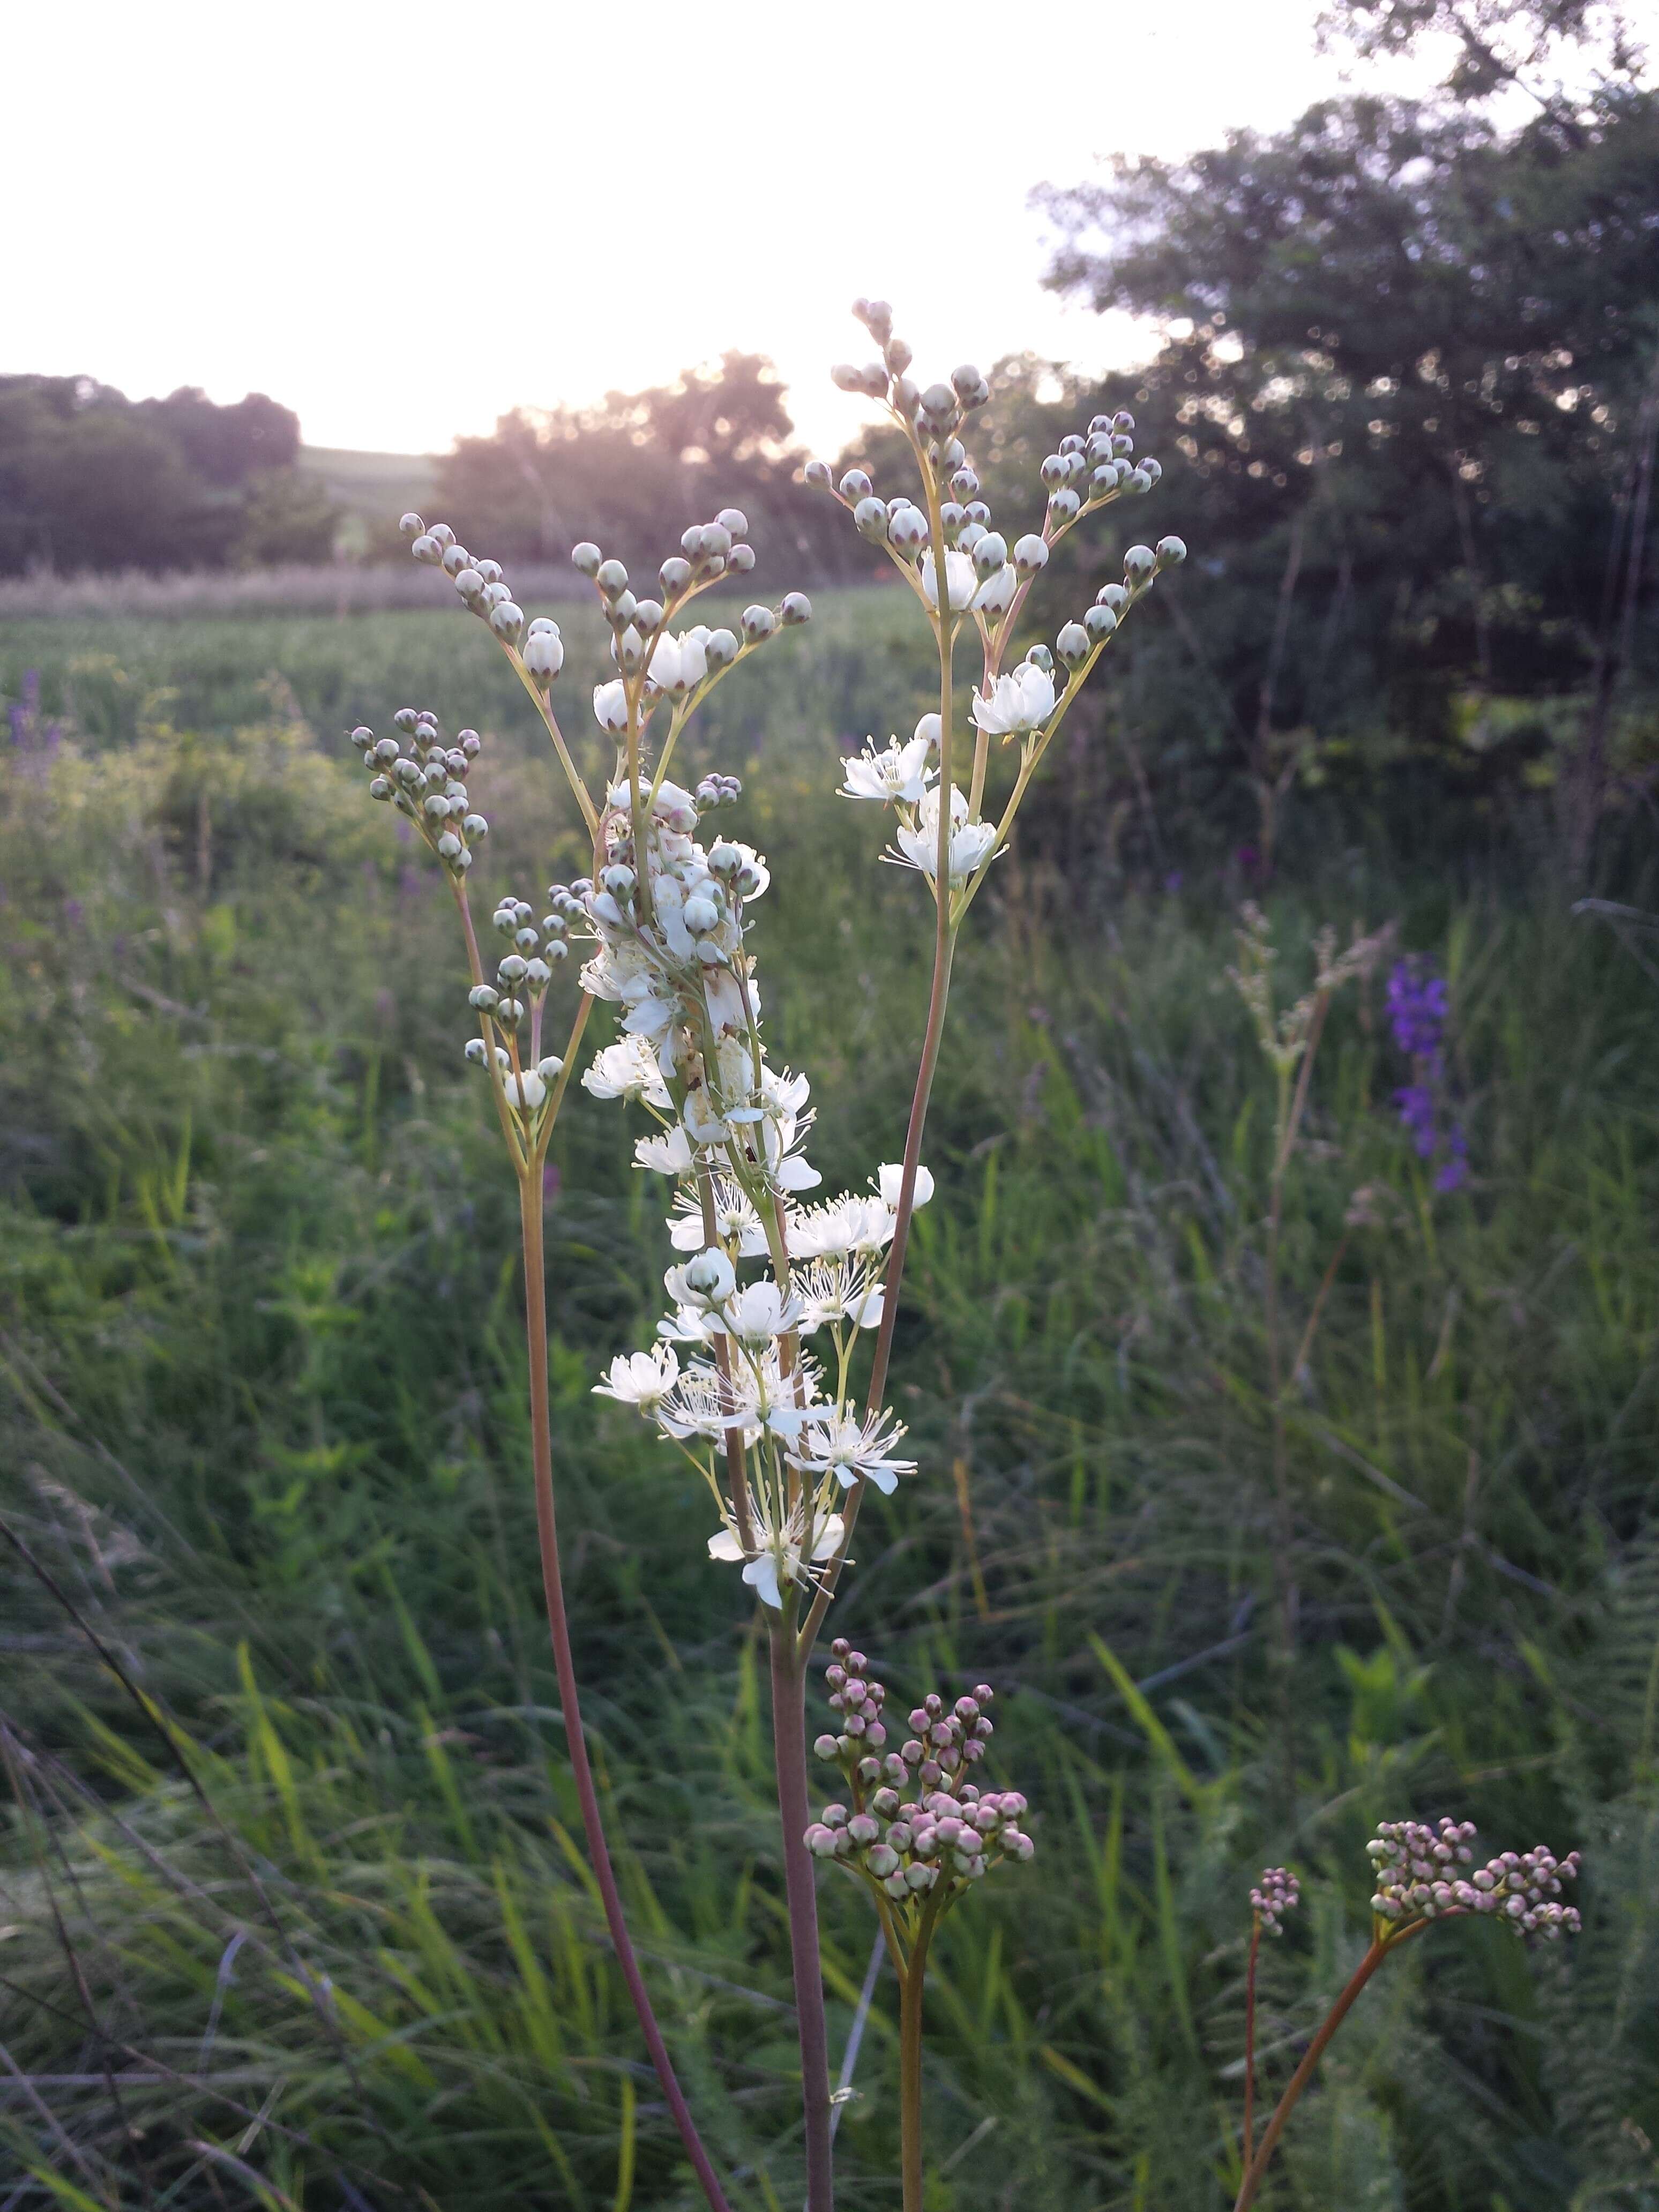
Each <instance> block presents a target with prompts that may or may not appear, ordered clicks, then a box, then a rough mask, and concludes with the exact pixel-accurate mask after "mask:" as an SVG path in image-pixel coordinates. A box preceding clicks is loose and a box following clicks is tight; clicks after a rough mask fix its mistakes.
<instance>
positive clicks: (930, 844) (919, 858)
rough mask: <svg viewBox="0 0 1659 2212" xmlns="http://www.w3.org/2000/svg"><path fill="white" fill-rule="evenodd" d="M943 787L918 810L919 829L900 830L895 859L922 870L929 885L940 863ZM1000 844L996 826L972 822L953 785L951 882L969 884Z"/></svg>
mask: <svg viewBox="0 0 1659 2212" xmlns="http://www.w3.org/2000/svg"><path fill="white" fill-rule="evenodd" d="M897 836H898V847H899V849H898V852H897V853H896V854H894V855H892V856H891V857H892V858H894V859H895V860H897V861H898V862H899V864H900V866H903V867H909V868H915V869H918V870H920V872H921V874H923V875H924V876H926V877H927V880H928V882H929V883H932V881H933V869H934V865H935V863H936V862H937V860H938V859H939V787H938V786H937V785H935V786H934V787H933V789H932V790H931V791H929V792H928V793H927V794H926V795H925V796H924V798H923V799H922V802H921V805H920V806H919V807H918V808H917V809H916V819H915V827H914V828H908V827H901V828H900V829H899V831H898V833H897ZM996 841H997V833H996V826H995V824H994V823H990V822H969V819H968V801H967V799H966V797H965V795H964V794H963V793H962V792H960V791H958V790H957V788H956V787H955V785H954V784H953V785H952V786H951V842H950V847H949V854H950V869H951V882H952V883H953V884H965V883H966V882H967V880H968V878H969V876H971V875H972V874H973V872H974V871H975V869H976V868H977V867H978V866H980V865H981V862H982V861H983V860H985V858H986V856H987V854H989V852H990V851H991V849H992V848H993V847H994V845H995V843H996Z"/></svg>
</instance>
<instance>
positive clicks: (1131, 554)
mask: <svg viewBox="0 0 1659 2212" xmlns="http://www.w3.org/2000/svg"><path fill="white" fill-rule="evenodd" d="M1157 567H1158V556H1157V554H1156V553H1154V552H1153V550H1152V547H1151V546H1150V545H1132V546H1131V547H1130V548H1129V550H1128V551H1127V553H1126V554H1125V555H1124V556H1123V578H1124V581H1125V582H1126V583H1127V584H1131V585H1133V584H1144V583H1146V581H1147V580H1148V579H1149V578H1150V577H1151V575H1152V573H1153V571H1154V570H1155V569H1156V568H1157Z"/></svg>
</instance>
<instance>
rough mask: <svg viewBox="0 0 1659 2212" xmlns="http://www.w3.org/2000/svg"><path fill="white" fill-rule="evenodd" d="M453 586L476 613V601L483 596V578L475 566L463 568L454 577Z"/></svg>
mask: <svg viewBox="0 0 1659 2212" xmlns="http://www.w3.org/2000/svg"><path fill="white" fill-rule="evenodd" d="M455 588H456V590H457V591H458V592H459V593H460V595H461V597H462V598H463V599H465V601H466V604H467V605H468V606H470V607H471V608H472V609H473V611H474V612H475V613H476V612H477V602H478V601H479V600H480V599H482V598H483V590H484V580H483V577H482V576H481V575H480V574H478V572H477V569H476V568H463V569H462V570H461V571H460V573H459V575H458V576H457V577H456V579H455Z"/></svg>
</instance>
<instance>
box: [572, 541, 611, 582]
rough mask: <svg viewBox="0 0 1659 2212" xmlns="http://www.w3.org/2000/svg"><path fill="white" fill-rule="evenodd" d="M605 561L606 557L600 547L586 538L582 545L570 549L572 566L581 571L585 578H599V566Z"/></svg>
mask: <svg viewBox="0 0 1659 2212" xmlns="http://www.w3.org/2000/svg"><path fill="white" fill-rule="evenodd" d="M604 559H605V556H604V554H603V553H601V552H600V550H599V547H598V546H597V545H595V544H593V543H592V541H591V540H590V539H588V538H583V540H582V542H581V544H580V545H573V546H572V547H571V549H570V565H571V567H572V568H576V569H580V572H581V574H583V575H584V576H597V575H598V574H599V564H600V562H602V561H603V560H604Z"/></svg>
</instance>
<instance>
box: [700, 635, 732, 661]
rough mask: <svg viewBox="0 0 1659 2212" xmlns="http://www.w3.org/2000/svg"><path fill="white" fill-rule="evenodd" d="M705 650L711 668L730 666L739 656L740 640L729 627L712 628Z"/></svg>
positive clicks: (705, 642)
mask: <svg viewBox="0 0 1659 2212" xmlns="http://www.w3.org/2000/svg"><path fill="white" fill-rule="evenodd" d="M703 651H704V653H706V654H707V655H708V665H709V666H710V668H729V667H730V666H731V665H732V662H733V661H734V660H735V659H737V657H738V641H737V640H736V638H735V637H733V636H732V633H731V631H730V630H729V629H711V630H710V631H709V633H708V638H707V639H706V641H704V645H703Z"/></svg>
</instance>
